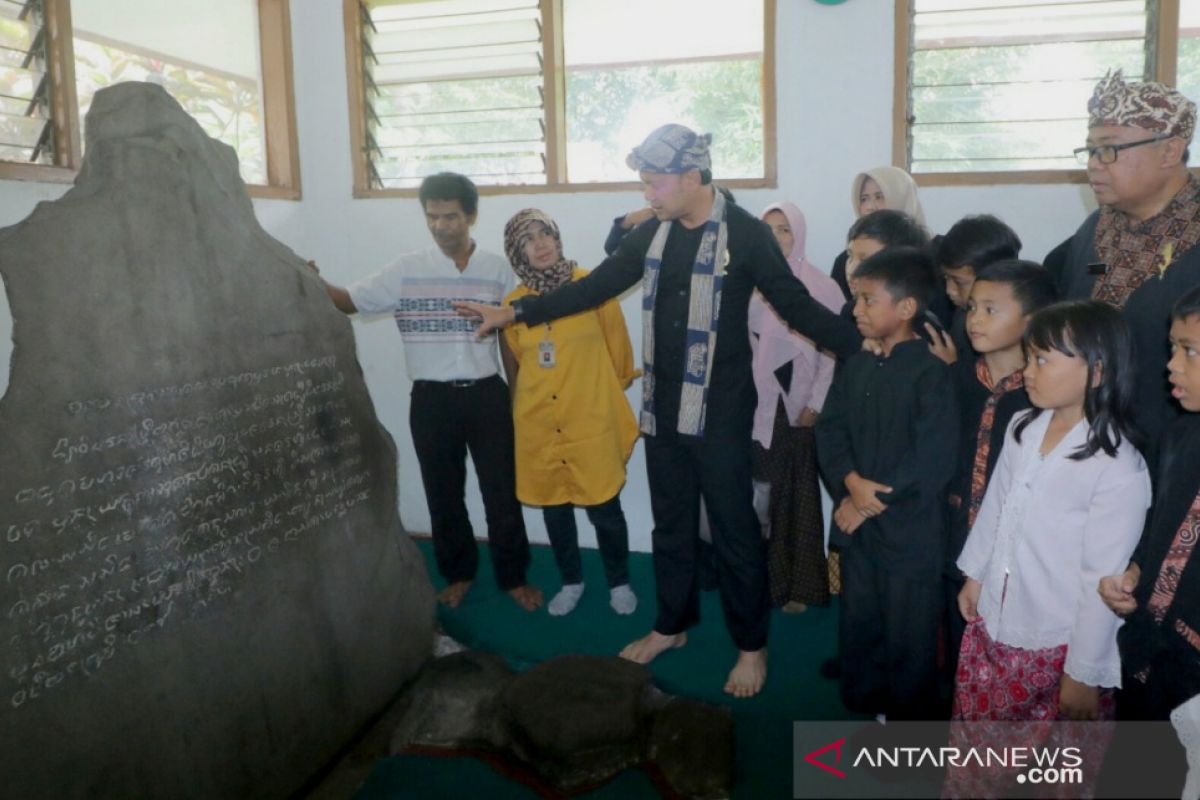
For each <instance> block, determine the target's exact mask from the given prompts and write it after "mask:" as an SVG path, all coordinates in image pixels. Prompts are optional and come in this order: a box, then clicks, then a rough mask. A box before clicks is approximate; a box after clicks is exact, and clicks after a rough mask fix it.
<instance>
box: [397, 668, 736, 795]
mask: <svg viewBox="0 0 1200 800" xmlns="http://www.w3.org/2000/svg"><path fill="white" fill-rule="evenodd" d="M405 695H406V696H405V697H404V698H402V699H401V701H400V702H399V705H400V706H401V707H402V710H401V711H400V716H401V720H400V722H399V724H398V725H397V727H396V729H395V734H394V736H393V737H392V752H393V753H398V752H402V751H404V750H405V749H406V748H411V747H414V746H415V747H420V746H433V747H443V748H447V749H455V748H459V749H464V750H470V751H479V750H486V751H490V753H492V754H495V755H496V756H499V757H500V758H501V759H502V760H505V759H506V760H507V762H508V763H509V764H511V765H513V766H515V767H517V770H516V771H518V772H521V771H530V770H531V771H532V772H533V773H535V774H536V775H537V776H538V778H539V779H540V780H541V781H542V782H544V784H545V785H547V786H550V787H553V788H554V789H555V790H556V791H559V792H562V793H565V794H573V793H578V792H581V791H584V790H587V789H589V788H591V787H593V786H596V785H599V784H602V783H604V782H606V781H607V780H609V779H610V778H612V777H613V776H614V775H616V774H617V773H618V772H620V771H621V770H623V769H626V768H628V767H632V766H636V765H640V764H646V763H652V764H654V765H656V766H657V767H658V768H659V770H660V772H661V773H662V775H663V777H664V778H665V779H666V780H667V781H668V783H670V785H671V787H672V788H673V789H674V790H675V791H676V792H678V793H679V795H681V796H685V797H696V798H703V800H715V798H719V797H728V796H729V793H730V791H731V789H732V786H733V755H734V749H733V716H732V714H730V713H729V711H728V710H727V709H719V708H715V707H712V706H707V705H705V704H703V703H698V702H695V701H692V700H686V699H683V698H678V697H672V696H670V695H666V694H663V693H662V692H661V691H659V690H658V689H657V688H655V687H654V685H653V683H651V680H650V672H649V671H648V670H647V669H646V668H645V667H643V666H640V665H638V664H634V663H632V662H629V661H625V660H623V659H619V658H606V657H600V656H580V655H566V656H559V657H557V658H552V659H550V660H548V661H544V662H542V663H541V664H538V665H536V666H533V667H531V668H529V669H528V670H526V671H524V672H521V673H517V674H513V673H512V671H511V670H510V669H509V668H508V666H507V664H505V662H504V661H503V659H501V658H500V657H499V656H495V655H492V654H487V653H480V652H465V653H456V654H454V655H450V656H445V657H442V658H438V659H435V660H433V661H431V662H429V663H428V664H427V665H426V666H425V669H424V670H422V672H421V674H420V675H419V676H418V678H417V680H416V681H414V682H413V684H412V685H411V686H410V687H409V688H408V689H406V690H405Z"/></svg>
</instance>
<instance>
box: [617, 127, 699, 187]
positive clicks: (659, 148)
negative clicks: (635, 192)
mask: <svg viewBox="0 0 1200 800" xmlns="http://www.w3.org/2000/svg"><path fill="white" fill-rule="evenodd" d="M710 144H712V134H711V133H696V132H695V131H693V130H692V129H691V128H687V127H684V126H683V125H675V124H671V125H663V126H662V127H661V128H656V129H654V131H652V132H651V133H650V135H649V136H647V137H646V140H645V141H644V142H642V143H641V144H639V145H638V146H637V147H635V148H633V149H632V150H630V151H629V155H628V156H626V157H625V164H626V166H628V167H629V168H630V169H632V170H637V171H639V172H640V171H642V170H646V171H647V172H665V173H669V174H673V175H678V174H679V173H683V172H687V171H688V170H693V169H708V170H711V169H712V159H711V158H710V157H709V154H708V146H709V145H710Z"/></svg>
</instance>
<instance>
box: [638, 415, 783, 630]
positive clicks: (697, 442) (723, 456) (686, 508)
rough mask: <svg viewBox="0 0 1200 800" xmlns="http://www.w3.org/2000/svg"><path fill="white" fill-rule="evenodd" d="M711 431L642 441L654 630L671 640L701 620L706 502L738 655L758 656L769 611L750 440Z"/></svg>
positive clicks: (724, 604)
mask: <svg viewBox="0 0 1200 800" xmlns="http://www.w3.org/2000/svg"><path fill="white" fill-rule="evenodd" d="M659 422H660V426H661V423H662V420H661V419H660V421H659ZM708 427H709V428H710V430H708V431H706V432H705V435H704V436H703V437H692V436H681V435H679V434H677V433H675V432H674V431H673V430H669V431H666V432H660V433H659V434H658V435H656V436H647V437H645V440H644V441H645V444H646V472H647V474H648V477H649V483H650V506H651V510H652V511H653V513H654V532H653V535H652V537H651V545H652V549H653V555H654V583H655V592H656V595H657V600H658V617H657V619H656V621H655V623H654V630H656V631H658V632H659V633H662V634H665V635H674V634H677V633H682V632H683V631H685V630H687V629H688V628H689V627H691V626H692V625H694V624H696V622H698V621H699V619H700V606H699V591H700V585H699V583H700V581H699V578H700V563H701V562H700V529H699V515H700V497H701V495H703V497H704V504H705V506H706V507H707V509H708V516H709V520H710V522H711V524H712V526H713V531H712V539H713V549H714V552H715V553H716V561H717V585H718V587H719V588H720V591H721V608H722V611H723V612H724V614H725V625H726V627H727V628H728V629H729V635H730V636H731V637H732V638H733V641H734V644H736V645H737V648H738V649H739V650H744V651H754V650H760V649H762V648H763V647H765V646H766V644H767V627H768V625H769V623H770V604H769V598H768V594H767V551H766V545H765V543H764V542H763V538H762V531H761V529H760V527H759V523H758V515H757V514H755V513H754V487H753V483H752V478H751V453H752V450H751V447H750V443H751V439H750V436H749V435H748V432H746V434H747V435H735V434H732V433H731V434H729V435H722V434H721V433H720V432H718V431H712V430H711V428H713V427H715V426H713V425H711V424H710V425H709V426H708ZM661 430H662V428H661V427H660V431H661Z"/></svg>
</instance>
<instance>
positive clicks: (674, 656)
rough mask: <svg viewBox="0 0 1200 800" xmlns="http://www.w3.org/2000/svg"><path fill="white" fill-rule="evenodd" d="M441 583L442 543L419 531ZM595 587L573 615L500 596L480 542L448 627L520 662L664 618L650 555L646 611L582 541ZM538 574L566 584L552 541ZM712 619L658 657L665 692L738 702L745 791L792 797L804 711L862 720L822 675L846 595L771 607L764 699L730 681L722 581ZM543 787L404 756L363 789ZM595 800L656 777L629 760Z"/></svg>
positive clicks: (602, 644)
mask: <svg viewBox="0 0 1200 800" xmlns="http://www.w3.org/2000/svg"><path fill="white" fill-rule="evenodd" d="M418 544H419V546H420V548H421V552H422V553H423V554H424V555H425V558H426V562H427V564H428V566H429V573H430V575H432V576H435V577H434V581H435V586H436V587H437V588H439V589H440V588H441V587H442V586H443V585H444V583H443V582H442V581H441V580H440V578H438V577H437V570H436V568H435V566H434V563H433V553H432V547H431V544H430V542H429V541H428V540H418ZM583 566H584V581H585V582H586V583H587V591H585V592H584V595H583V599H582V600H581V601H580V603H579V607H578V608H576V610H575V611H574V613H572V614H570V615H568V616H566V617H551V616H550V615H549V614H547V613H546V611H545V609H544V608H543V609H541V610H539V611H537V612H535V613H533V614H527V613H526V612H524V611H521V610H520V609H519V608H518V607H517V605H516V604H515V603H514V602H513V601H512V600H511V599H509V597H508V596H507V595H504V594H501V593H500V592H499V591H498V590H497V588H496V584H495V580H494V578H493V577H492V570H491V562H490V560H489V559H488V555H487V548H486V546H481V547H480V564H479V578H478V579H477V581H476V583H475V584H474V585H473V586H472V587H471V592H470V594H468V595H467V598H466V600H465V601H464V602H463V604H462V605H461V606H459V607H458V608H457V609H455V610H449V609H446V608H441V609H440V611H439V615H438V616H439V619H440V621H441V624H442V627H443V628H444V629H445V631H446V633H448V634H449V635H450V636H452V637H454V638H455V639H457V640H458V641H460V642H462V643H463V644H465V645H467V646H468V647H471V648H475V649H483V650H493V651H496V652H499V653H501V654H502V655H504V656H505V657H506V658H507V659H508V661H509V662H510V663H511V664H513V666H515V667H517V668H518V669H520V668H523V667H526V666H529V665H531V664H534V663H537V662H539V661H543V660H545V659H547V658H550V657H551V656H556V655H561V654H563V653H591V654H596V655H615V654H616V653H617V652H618V651H620V649H621V648H622V647H624V646H625V645H626V644H627V643H628V642H630V641H631V640H633V639H635V638H637V637H639V636H641V635H643V634H645V633H646V632H647V631H649V630H650V628H651V627H652V626H653V624H654V576H653V573H652V566H651V561H650V556H649V555H648V554H645V553H634V554H632V555H631V557H630V563H629V571H630V583H631V585H632V586H633V588H634V590H635V591H636V592H637V595H638V601H639V602H638V610H637V612H636V613H634V614H633V615H631V616H628V617H620V616H617V615H616V614H614V613H613V612H612V610H611V609H610V608H609V606H608V589H607V586H606V585H605V582H604V572H603V567H602V566H601V563H600V557H599V553H597V551H595V550H591V549H585V550H584V551H583ZM529 579H530V581H532V582H533V583H535V584H536V585H538V586H539V587H541V589H542V590H543V592H545V595H546V599H547V601H548V600H549V599H550V597H552V596H553V594H554V592H556V591H557V590H558V588H559V576H558V569H557V567H556V566H555V564H554V557H553V554H552V553H551V551H550V548H549V547H544V546H542V547H539V546H534V547H533V563H532V566H531V567H530V571H529ZM700 613H701V620H702V621H701V623H700V624H699V625H697V626H696V627H694V628H692V630H690V631H689V632H688V644H687V646H686V647H683V648H680V649H679V650H674V651H671V652H669V653H664V654H663V655H662V656H660V657H658V658H657V659H655V660H654V662H652V663H651V664H650V670H651V672H652V673H653V674H654V679H655V682H656V683H657V684H658V686H659V687H660V688H662V689H663V690H664V691H667V692H670V693H671V694H678V695H683V696H686V697H691V698H694V699H697V700H702V701H705V702H708V703H713V704H717V705H724V706H728V707H729V708H731V709H733V713H734V727H735V736H736V740H737V745H736V746H737V756H736V759H737V760H736V770H737V772H736V777H735V783H734V791H733V797H734V798H735V800H752V799H753V800H758V798H789V797H791V796H792V722H793V721H796V720H822V719H859V718H861V716H860V715H857V714H854V713H852V712H850V711H847V710H846V709H845V707H843V706H842V704H841V702H840V701H839V700H838V696H837V684H836V683H834V682H833V681H828V680H825V679H823V678H822V677H821V676H820V673H819V671H818V668H819V665H820V663H821V661H822V660H824V659H825V658H828V657H829V656H832V655H833V653H834V651H835V648H836V643H837V606H836V600H835V603H834V605H833V606H831V607H829V608H810V609H809V610H808V611H806V612H804V613H803V614H783V613H781V612H779V611H775V612H772V617H771V633H770V643H769V645H768V650H769V652H770V661H769V670H770V672H769V677H768V679H767V684H766V687H765V688H764V689H763V691H762V692H761V693H759V695H758V696H757V697H754V698H751V699H749V700H735V699H733V698H731V697H729V696H728V695H726V694H725V693H724V692H723V691H722V687H723V686H724V684H725V677H726V674H727V673H728V672H729V668H730V667H731V666H732V665H733V662H734V660H735V658H736V656H737V650H736V648H735V647H734V646H733V643H732V641H730V639H729V635H728V634H727V633H726V631H725V625H724V620H723V618H722V615H721V605H720V599H719V598H718V596H717V593H716V592H715V591H710V592H704V593H703V594H702V596H701V602H700ZM535 796H536V795H535V794H534V793H533V792H531V791H530V790H529V789H527V788H526V787H524V786H521V785H519V784H516V783H514V782H511V781H509V780H507V779H505V778H503V777H501V776H500V775H499V774H498V773H496V772H494V771H493V770H492V769H491V768H490V767H488V766H487V765H485V764H483V763H482V762H479V761H477V760H475V759H470V758H425V757H419V756H398V757H393V758H389V759H385V760H383V761H381V762H380V763H379V764H378V765H377V766H376V768H375V769H374V771H373V772H372V774H371V776H370V778H369V779H368V780H367V782H366V783H365V784H364V785H363V788H362V789H361V790H360V792H359V794H358V798H360V800H366V799H368V798H369V799H370V800H376V799H380V800H382V799H383V798H410V797H411V798H441V797H446V798H465V797H487V798H532V797H535ZM585 796H586V797H589V798H639V797H648V798H649V797H657V796H658V794H657V792H656V791H655V790H654V787H653V784H652V783H651V782H650V780H649V779H648V778H647V777H646V776H645V774H644V773H642V772H641V771H640V770H629V771H626V772H625V773H622V774H621V775H619V776H618V777H617V778H616V779H615V780H613V781H612V782H610V783H609V784H607V785H606V786H604V787H601V788H600V789H598V790H596V791H595V792H592V793H591V794H588V795H585Z"/></svg>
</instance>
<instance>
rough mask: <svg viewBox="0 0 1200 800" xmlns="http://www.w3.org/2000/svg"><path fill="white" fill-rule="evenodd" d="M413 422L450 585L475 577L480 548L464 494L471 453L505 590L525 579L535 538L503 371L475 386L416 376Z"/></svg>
mask: <svg viewBox="0 0 1200 800" xmlns="http://www.w3.org/2000/svg"><path fill="white" fill-rule="evenodd" d="M408 421H409V426H410V427H411V429H412V437H413V444H414V445H415V446H416V450H417V462H418V463H419V464H420V466H421V481H422V483H423V484H424V485H425V499H426V501H427V502H428V503H429V515H430V517H431V519H432V523H433V552H434V556H435V557H436V558H437V565H438V572H440V573H441V574H442V577H443V578H445V579H446V580H447V581H448V582H450V583H456V582H459V581H469V580H473V579H474V578H475V570H476V569H477V568H478V566H479V553H478V551H477V549H476V544H475V533H474V531H473V530H472V529H471V520H470V519H469V518H468V516H467V505H466V503H465V502H464V501H463V493H464V491H465V488H466V481H467V451H468V450H469V451H470V453H471V460H472V461H473V462H474V464H475V473H476V475H477V476H478V478H479V489H480V492H481V493H482V494H483V507H484V510H485V511H486V514H487V528H488V547H489V549H490V550H491V554H492V568H493V571H494V572H495V574H496V583H497V584H498V585H499V587H500V589H501V591H507V590H509V589H513V588H515V587H517V586H521V585H523V584H524V583H525V570H526V568H528V566H529V539H528V537H527V536H526V535H525V520H524V518H523V517H522V516H521V504H520V503H518V502H517V495H516V466H515V464H514V462H513V426H512V406H511V404H510V400H509V394H508V387H507V386H506V385H505V383H504V381H502V380H501V379H500V376H499V375H493V376H492V377H490V378H484V379H483V380H479V381H475V382H473V383H471V384H469V385H465V386H461V385H460V386H456V385H455V384H454V383H442V382H439V381H415V382H414V383H413V389H412V405H411V407H410V409H409V418H408Z"/></svg>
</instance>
